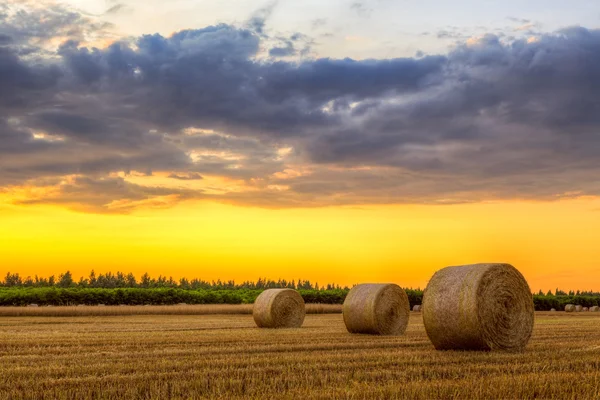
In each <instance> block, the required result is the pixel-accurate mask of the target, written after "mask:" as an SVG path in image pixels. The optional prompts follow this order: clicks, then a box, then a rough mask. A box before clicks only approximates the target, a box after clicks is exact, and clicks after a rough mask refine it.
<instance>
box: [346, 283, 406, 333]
mask: <svg viewBox="0 0 600 400" xmlns="http://www.w3.org/2000/svg"><path fill="white" fill-rule="evenodd" d="M342 313H343V316H344V324H346V329H348V332H350V333H367V334H372V335H402V334H403V333H404V331H406V326H407V325H408V316H409V313H410V303H409V302H408V296H407V295H406V292H405V291H404V289H402V288H401V287H400V286H398V285H395V284H393V283H363V284H360V285H356V286H354V287H353V288H352V289H350V292H348V295H347V296H346V300H345V301H344V305H343V306H342Z"/></svg>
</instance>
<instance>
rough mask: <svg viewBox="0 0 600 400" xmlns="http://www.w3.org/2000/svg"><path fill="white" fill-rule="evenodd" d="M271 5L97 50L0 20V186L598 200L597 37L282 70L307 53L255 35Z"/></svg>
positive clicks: (492, 40) (152, 202)
mask: <svg viewBox="0 0 600 400" xmlns="http://www.w3.org/2000/svg"><path fill="white" fill-rule="evenodd" d="M274 4H275V3H273V5H272V6H270V7H267V8H265V9H264V10H261V11H260V12H259V13H257V14H256V15H255V16H254V17H253V18H252V19H251V20H250V21H249V22H248V23H247V24H246V27H245V28H239V27H235V26H231V25H217V26H211V27H206V28H202V29H196V30H186V31H181V32H178V33H175V34H173V35H172V36H169V37H165V36H162V35H159V34H152V35H145V36H142V37H139V38H135V39H127V40H125V39H123V40H120V41H114V42H112V44H109V45H105V46H98V47H93V46H90V45H86V44H85V43H86V41H87V40H88V38H89V35H90V34H89V32H90V29H89V26H91V25H90V24H89V23H88V22H87V20H86V18H84V17H82V16H81V15H79V14H77V13H75V12H74V11H70V10H68V9H64V8H60V7H55V8H51V9H49V10H45V9H43V8H35V9H34V8H32V9H31V10H30V11H28V12H26V13H25V14H19V15H17V14H18V13H17V14H15V13H14V12H11V11H10V10H8V8H7V6H4V9H2V8H0V188H4V189H5V190H9V189H10V190H14V188H18V187H21V186H35V187H40V188H45V189H44V190H41V189H40V190H38V191H36V196H35V198H31V199H28V200H27V199H24V200H20V201H19V202H20V203H22V204H23V203H57V204H65V205H67V206H69V207H74V208H78V209H83V210H89V211H94V212H105V211H106V212H107V211H111V212H128V211H130V210H131V209H134V208H135V207H138V206H168V205H171V204H174V203H175V202H177V201H180V200H187V199H200V198H202V199H205V198H210V199H215V200H219V201H227V202H235V203H241V204H254V205H261V206H269V207H288V206H323V205H330V204H354V203H399V202H402V203H410V202H413V203H415V202H418V203H452V202H474V201H481V200H489V199H500V198H503V199H504V198H530V199H555V198H560V197H563V196H574V195H598V194H600V184H599V183H598V181H597V179H595V177H596V176H598V174H599V173H600V157H598V155H599V154H600V136H599V134H598V132H600V101H599V100H598V93H600V92H599V90H600V31H596V30H588V29H585V28H569V29H565V30H562V31H559V32H556V33H552V34H539V35H536V36H532V37H529V38H527V39H519V40H514V39H513V40H508V39H503V38H500V37H498V36H494V35H483V36H481V37H478V38H470V39H468V40H465V41H463V42H462V43H461V44H459V45H457V46H456V47H455V48H454V49H453V50H452V51H451V52H449V53H448V54H446V55H439V56H423V55H421V56H419V57H418V58H398V59H372V60H361V61H357V60H352V59H327V58H321V59H309V58H299V59H298V58H297V56H298V55H300V54H301V53H302V50H301V46H300V47H299V45H298V44H301V45H304V44H305V43H307V42H308V40H307V39H306V38H302V37H300V36H292V37H289V38H282V37H277V38H268V37H267V36H266V35H267V34H266V32H265V30H264V25H265V24H264V21H265V20H266V18H267V17H268V16H269V14H270V13H271V12H272V10H273V7H274ZM356 4H358V3H356ZM7 10H8V11H7ZM39 13H46V14H39ZM515 22H519V23H523V24H526V23H529V21H515ZM97 27H98V26H97ZM97 27H96V28H97ZM98 29H100V30H101V28H98ZM98 29H95V30H93V32H98ZM453 34H454V33H453ZM55 38H60V39H61V40H60V41H58V42H57V43H56V45H55V46H54V47H52V46H50V45H49V43H54V39H55ZM273 42H277V43H280V45H276V46H275V47H271V45H270V44H271V43H273ZM266 45H268V46H270V50H268V51H269V53H270V56H271V57H268V58H264V57H262V56H260V54H261V52H263V51H264V47H265V46H266ZM267 49H269V47H267ZM290 56H294V57H296V58H294V60H295V61H291V58H285V59H281V58H280V57H290ZM115 174H120V175H119V176H118V177H117V176H116V175H115ZM138 175H140V176H143V177H144V178H143V179H142V178H140V179H141V180H139V179H137V180H135V183H134V180H133V179H132V177H133V176H138ZM44 193H46V194H44Z"/></svg>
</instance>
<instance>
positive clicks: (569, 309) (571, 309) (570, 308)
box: [565, 304, 575, 312]
mask: <svg viewBox="0 0 600 400" xmlns="http://www.w3.org/2000/svg"><path fill="white" fill-rule="evenodd" d="M565 312H575V306H574V305H573V304H567V305H566V306H565Z"/></svg>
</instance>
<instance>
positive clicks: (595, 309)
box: [590, 306, 600, 312]
mask: <svg viewBox="0 0 600 400" xmlns="http://www.w3.org/2000/svg"><path fill="white" fill-rule="evenodd" d="M599 311H600V307H598V306H593V307H590V312H599Z"/></svg>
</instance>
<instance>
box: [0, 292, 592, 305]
mask: <svg viewBox="0 0 600 400" xmlns="http://www.w3.org/2000/svg"><path fill="white" fill-rule="evenodd" d="M263 290H264V289H242V288H240V289H234V290H232V289H196V290H191V289H180V288H118V289H105V288H90V287H87V288H79V287H71V288H57V287H37V288H36V287H26V288H23V287H13V288H6V289H3V290H0V306H25V305H28V304H38V305H41V306H44V305H54V306H64V305H78V304H87V305H96V304H106V305H119V304H127V305H143V304H152V305H168V304H178V303H187V304H251V303H253V302H254V300H255V299H256V297H257V296H258V295H259V294H260V293H261V292H262V291H263ZM299 292H300V294H301V295H302V297H303V298H304V301H305V302H306V303H322V304H342V303H343V302H344V299H345V298H346V295H347V294H348V289H321V290H315V289H299ZM406 293H407V295H408V299H409V302H410V306H411V308H412V306H414V305H416V304H421V302H422V300H423V291H421V290H414V289H406ZM533 303H534V306H535V309H536V310H537V311H548V310H550V309H551V308H554V309H557V310H564V307H565V305H567V304H579V305H582V306H585V307H592V306H600V296H582V295H579V296H577V295H573V296H569V295H559V296H555V295H539V294H535V295H533Z"/></svg>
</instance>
